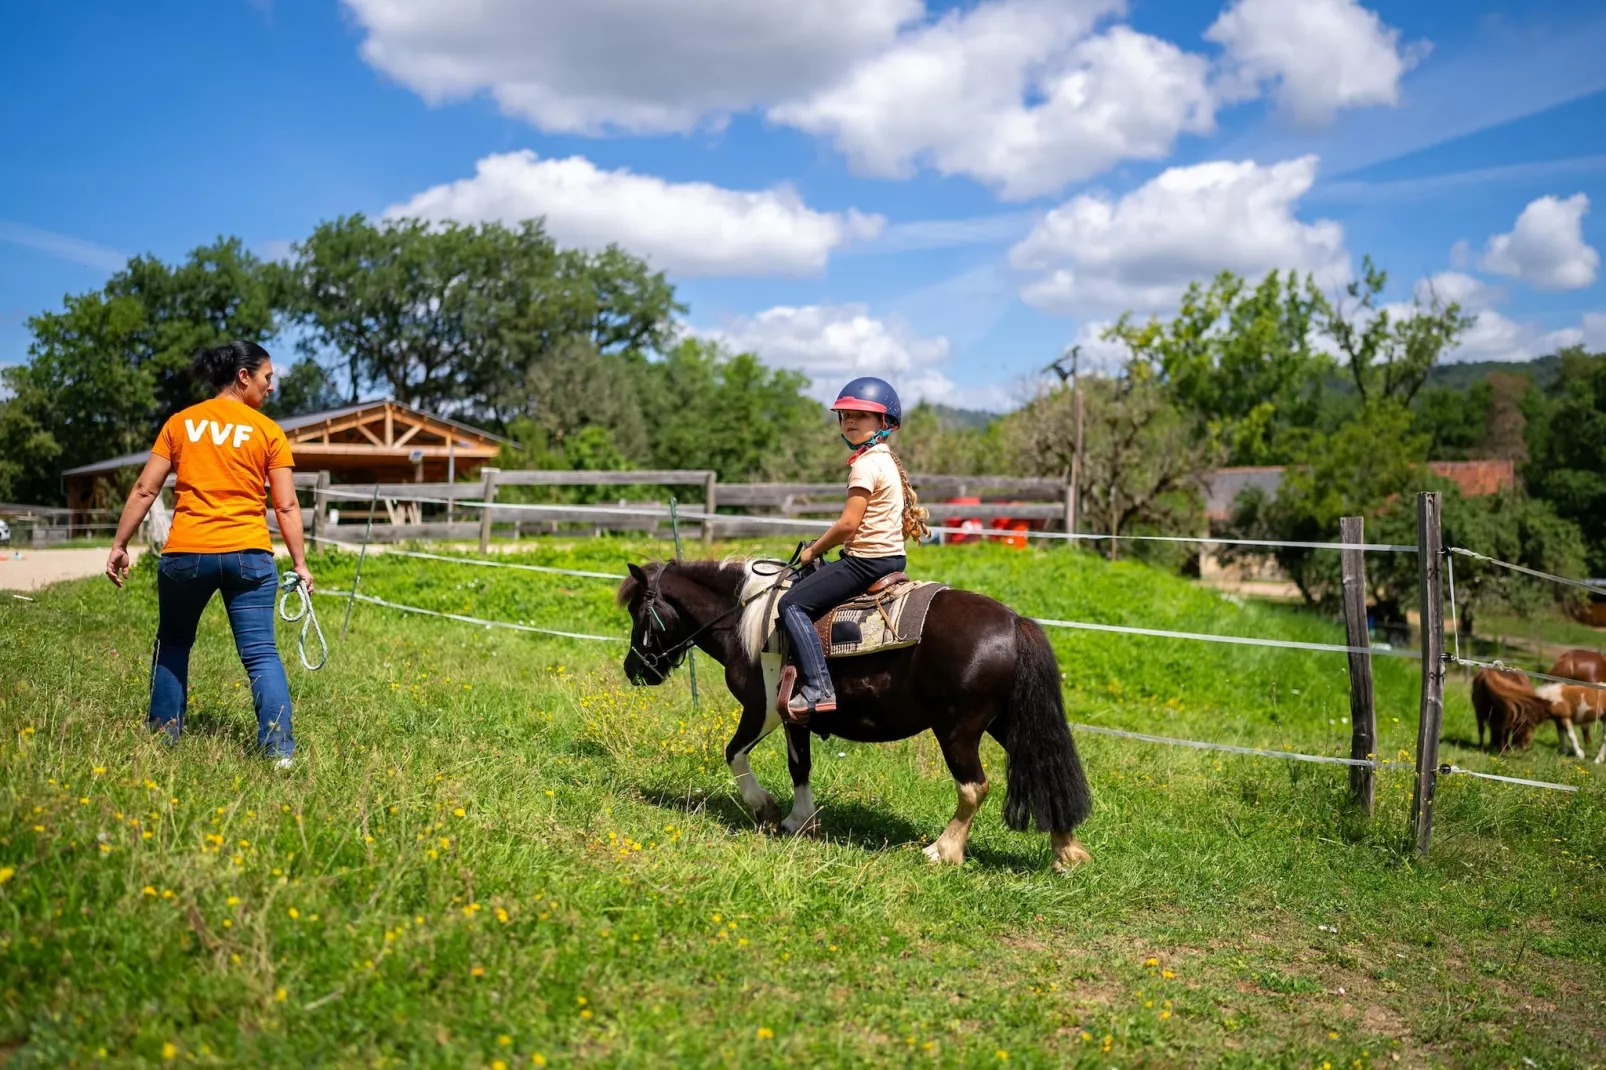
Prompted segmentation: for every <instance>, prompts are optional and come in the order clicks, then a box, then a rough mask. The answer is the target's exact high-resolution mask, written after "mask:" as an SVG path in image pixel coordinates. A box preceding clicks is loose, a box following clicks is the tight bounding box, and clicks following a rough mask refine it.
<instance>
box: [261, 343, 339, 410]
mask: <svg viewBox="0 0 1606 1070" xmlns="http://www.w3.org/2000/svg"><path fill="white" fill-rule="evenodd" d="M340 403H341V396H340V391H339V390H338V389H337V388H336V386H335V382H334V379H333V378H332V377H331V376H330V375H329V372H328V369H326V368H325V367H324V366H323V365H322V364H319V363H318V362H317V361H315V360H313V359H312V358H310V357H302V358H301V359H300V360H298V361H296V362H295V363H294V364H293V365H291V366H290V367H288V368H284V369H283V370H282V371H280V372H279V375H278V377H277V379H275V380H274V384H273V393H272V394H269V395H268V403H267V404H266V405H264V406H263V407H262V411H263V412H265V413H267V414H268V415H269V416H271V417H273V418H274V419H275V420H283V419H287V418H288V417H291V416H304V415H306V414H307V413H310V412H324V411H326V410H328V409H334V408H339V407H340Z"/></svg>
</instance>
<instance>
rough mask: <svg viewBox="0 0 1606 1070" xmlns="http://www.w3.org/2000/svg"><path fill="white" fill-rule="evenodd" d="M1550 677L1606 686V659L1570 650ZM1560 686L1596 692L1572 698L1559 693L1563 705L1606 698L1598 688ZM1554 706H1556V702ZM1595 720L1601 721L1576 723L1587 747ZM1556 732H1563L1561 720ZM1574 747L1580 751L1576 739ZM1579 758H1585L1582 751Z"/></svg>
mask: <svg viewBox="0 0 1606 1070" xmlns="http://www.w3.org/2000/svg"><path fill="white" fill-rule="evenodd" d="M1550 675H1551V676H1565V677H1566V678H1567V679H1569V680H1587V681H1589V682H1590V683H1593V684H1606V657H1602V656H1601V655H1600V654H1597V653H1595V651H1593V650H1569V651H1567V653H1565V654H1563V655H1562V656H1561V657H1559V658H1557V659H1556V664H1554V665H1552V666H1551V667H1550ZM1558 686H1561V687H1564V688H1565V687H1572V688H1573V690H1582V691H1594V692H1595V695H1594V696H1572V697H1571V698H1562V696H1561V694H1560V693H1558V695H1557V699H1558V700H1560V701H1561V702H1563V704H1566V703H1567V702H1571V703H1572V704H1573V705H1575V706H1577V705H1579V704H1580V699H1581V700H1582V702H1583V703H1590V702H1593V701H1595V700H1596V699H1597V698H1606V692H1602V691H1600V690H1599V689H1598V688H1577V687H1574V686H1573V685H1570V684H1563V685H1558ZM1537 690H1538V691H1539V692H1540V693H1541V694H1543V693H1544V691H1545V689H1544V688H1543V687H1541V688H1538V689H1537ZM1552 705H1554V702H1553V703H1552ZM1595 720H1599V715H1598V714H1597V715H1596V716H1595V717H1590V718H1587V719H1585V720H1580V721H1577V722H1576V723H1577V724H1578V727H1579V728H1581V729H1583V735H1584V746H1585V747H1588V746H1589V726H1590V723H1591V722H1592V721H1595ZM1556 731H1557V732H1558V733H1559V732H1561V731H1562V722H1561V720H1560V719H1559V718H1558V719H1557V720H1556ZM1573 747H1574V749H1575V750H1576V749H1578V741H1577V740H1576V739H1574V740H1573ZM1562 749H1563V750H1565V749H1566V744H1565V743H1563V744H1562ZM1601 754H1606V729H1603V730H1602V733H1601ZM1578 756H1579V757H1580V758H1582V757H1583V753H1582V751H1580V752H1579V755H1578ZM1595 761H1596V762H1599V761H1600V757H1598V756H1597V757H1596V759H1595Z"/></svg>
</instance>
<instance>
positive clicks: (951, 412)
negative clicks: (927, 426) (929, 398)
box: [925, 404, 998, 431]
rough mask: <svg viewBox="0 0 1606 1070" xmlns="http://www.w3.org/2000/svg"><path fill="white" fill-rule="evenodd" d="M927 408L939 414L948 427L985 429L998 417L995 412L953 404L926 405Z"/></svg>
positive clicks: (969, 429) (966, 429) (965, 429)
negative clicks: (958, 407)
mask: <svg viewBox="0 0 1606 1070" xmlns="http://www.w3.org/2000/svg"><path fill="white" fill-rule="evenodd" d="M925 407H926V408H927V409H930V410H931V411H932V412H934V413H936V414H937V418H938V419H940V420H941V421H942V422H943V424H944V425H945V426H947V427H951V428H953V429H955V430H963V431H984V430H986V429H987V425H988V424H990V423H992V422H993V421H994V420H996V419H998V414H997V413H995V412H984V411H982V410H981V409H956V408H954V407H953V406H951V405H929V404H928V405H926V406H925Z"/></svg>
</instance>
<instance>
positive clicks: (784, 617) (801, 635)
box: [780, 554, 907, 696]
mask: <svg viewBox="0 0 1606 1070" xmlns="http://www.w3.org/2000/svg"><path fill="white" fill-rule="evenodd" d="M906 560H907V559H906V558H905V557H903V556H902V555H901V554H900V555H899V556H897V557H852V556H849V555H847V554H843V555H842V556H841V557H839V558H838V559H837V560H835V561H831V562H828V563H827V564H825V565H822V566H821V567H820V568H817V569H815V570H814V571H813V572H811V573H809V574H808V575H807V576H804V577H803V578H802V579H801V580H798V581H797V582H796V583H794V584H793V585H792V588H791V590H789V591H787V592H786V593H785V594H783V595H782V596H781V602H780V616H781V626H782V627H784V628H785V629H786V635H787V638H788V639H790V640H791V643H792V650H793V652H794V654H793V656H794V657H795V658H796V659H797V668H798V672H799V673H801V674H802V676H803V683H804V684H805V685H806V686H807V687H808V688H809V690H810V691H811V692H813V693H814V694H815V695H816V696H818V695H822V694H830V693H832V691H833V688H832V687H831V674H830V673H829V672H828V671H827V670H826V667H825V650H824V649H823V648H822V647H821V646H820V637H819V635H818V634H817V633H816V632H815V631H814V622H815V621H816V620H818V619H819V618H820V617H822V616H824V615H825V612H826V611H827V610H829V609H831V608H833V607H835V606H839V605H841V604H842V603H843V602H846V601H847V600H848V599H850V598H852V597H853V596H854V595H859V594H863V593H864V592H865V591H867V590H869V589H870V585H871V584H872V583H874V582H875V581H876V580H878V579H880V578H881V577H882V576H886V575H890V574H891V573H894V572H902V571H903V567H904V564H905V562H906Z"/></svg>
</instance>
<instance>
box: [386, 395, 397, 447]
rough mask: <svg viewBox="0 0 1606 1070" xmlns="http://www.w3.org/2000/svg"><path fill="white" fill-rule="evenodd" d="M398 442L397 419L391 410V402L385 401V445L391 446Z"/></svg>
mask: <svg viewBox="0 0 1606 1070" xmlns="http://www.w3.org/2000/svg"><path fill="white" fill-rule="evenodd" d="M395 442H396V421H395V418H394V414H393V413H392V412H391V411H390V403H389V402H386V403H385V445H387V446H391V445H394V444H395Z"/></svg>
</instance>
